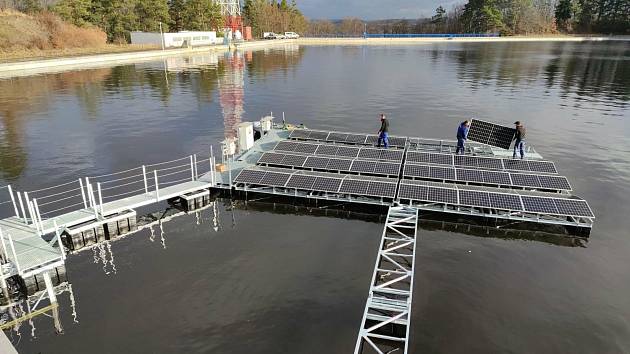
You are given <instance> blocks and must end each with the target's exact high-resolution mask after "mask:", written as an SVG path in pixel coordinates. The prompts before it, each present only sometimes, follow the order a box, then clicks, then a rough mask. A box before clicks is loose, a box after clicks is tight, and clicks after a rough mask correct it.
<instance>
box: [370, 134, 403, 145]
mask: <svg viewBox="0 0 630 354" xmlns="http://www.w3.org/2000/svg"><path fill="white" fill-rule="evenodd" d="M387 141H388V142H389V145H391V146H400V147H404V146H405V145H406V144H407V138H402V137H398V136H390V137H389V138H388V139H387ZM377 142H378V139H377Z"/></svg>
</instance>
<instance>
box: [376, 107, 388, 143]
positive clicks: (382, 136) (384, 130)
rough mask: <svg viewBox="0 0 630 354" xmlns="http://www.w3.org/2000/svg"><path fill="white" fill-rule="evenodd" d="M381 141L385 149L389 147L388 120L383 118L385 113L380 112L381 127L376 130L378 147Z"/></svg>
mask: <svg viewBox="0 0 630 354" xmlns="http://www.w3.org/2000/svg"><path fill="white" fill-rule="evenodd" d="M381 143H383V145H384V146H385V148H386V149H387V148H388V147H389V121H388V120H387V118H385V114H383V113H381V129H379V130H378V145H377V146H378V147H381Z"/></svg>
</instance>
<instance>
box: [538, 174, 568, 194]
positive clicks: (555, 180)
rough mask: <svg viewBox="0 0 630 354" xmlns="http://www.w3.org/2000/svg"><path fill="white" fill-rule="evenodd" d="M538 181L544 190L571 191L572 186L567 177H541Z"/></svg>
mask: <svg viewBox="0 0 630 354" xmlns="http://www.w3.org/2000/svg"><path fill="white" fill-rule="evenodd" d="M538 180H539V181H540V186H541V187H542V188H549V189H556V190H566V191H570V190H571V185H570V184H569V181H568V180H567V179H566V177H562V176H544V175H539V176H538Z"/></svg>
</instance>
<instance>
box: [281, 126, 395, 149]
mask: <svg viewBox="0 0 630 354" xmlns="http://www.w3.org/2000/svg"><path fill="white" fill-rule="evenodd" d="M289 138H290V139H298V140H321V141H330V142H335V143H343V144H353V145H377V144H378V135H374V134H355V133H342V132H331V131H325V130H310V129H308V130H307V129H294V130H293V131H291V133H290V134H289ZM388 142H389V146H392V147H398V148H404V147H405V145H407V137H401V136H390V137H389V138H388Z"/></svg>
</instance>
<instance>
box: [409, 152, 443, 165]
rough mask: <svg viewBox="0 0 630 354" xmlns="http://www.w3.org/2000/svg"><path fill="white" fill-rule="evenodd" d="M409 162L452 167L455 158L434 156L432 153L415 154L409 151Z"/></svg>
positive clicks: (441, 155)
mask: <svg viewBox="0 0 630 354" xmlns="http://www.w3.org/2000/svg"><path fill="white" fill-rule="evenodd" d="M407 160H408V161H410V162H425V163H432V164H436V165H452V164H453V156H452V155H447V154H433V153H430V152H415V151H409V152H408V153H407Z"/></svg>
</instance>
